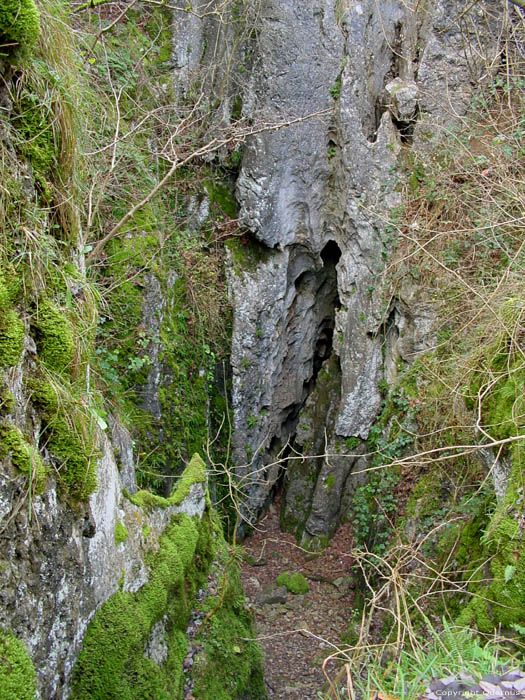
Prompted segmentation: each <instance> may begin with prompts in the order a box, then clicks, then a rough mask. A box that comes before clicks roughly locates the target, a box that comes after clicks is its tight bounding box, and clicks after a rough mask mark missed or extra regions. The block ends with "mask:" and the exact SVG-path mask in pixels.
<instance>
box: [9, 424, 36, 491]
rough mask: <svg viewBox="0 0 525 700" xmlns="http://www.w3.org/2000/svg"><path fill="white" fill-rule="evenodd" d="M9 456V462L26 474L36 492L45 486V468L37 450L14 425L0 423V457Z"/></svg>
mask: <svg viewBox="0 0 525 700" xmlns="http://www.w3.org/2000/svg"><path fill="white" fill-rule="evenodd" d="M5 457H10V458H11V464H12V465H13V466H14V467H15V468H16V469H18V471H20V472H22V474H26V475H27V477H28V479H29V483H30V484H31V485H32V486H34V489H35V492H36V493H42V491H43V490H44V487H45V482H46V474H47V469H46V467H45V466H44V464H43V463H42V460H41V459H40V455H39V454H38V450H37V449H36V447H34V446H33V445H31V444H30V443H29V442H28V441H27V440H26V439H25V437H24V435H23V434H22V433H21V431H20V430H19V429H18V428H17V427H16V426H14V425H10V424H6V423H4V424H3V425H0V458H1V459H4V458H5Z"/></svg>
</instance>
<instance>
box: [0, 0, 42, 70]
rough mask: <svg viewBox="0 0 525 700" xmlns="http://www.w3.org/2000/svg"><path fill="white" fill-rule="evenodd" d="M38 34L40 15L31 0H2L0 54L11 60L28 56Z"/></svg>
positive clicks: (0, 10)
mask: <svg viewBox="0 0 525 700" xmlns="http://www.w3.org/2000/svg"><path fill="white" fill-rule="evenodd" d="M39 34H40V15H39V13H38V10H37V8H36V5H35V3H34V1H33V0H2V6H1V7H0V55H2V54H3V55H5V56H7V60H8V61H10V62H13V61H15V60H17V59H18V58H21V57H26V56H28V55H29V54H30V53H31V51H32V49H33V47H34V46H35V44H36V42H37V41H38V37H39Z"/></svg>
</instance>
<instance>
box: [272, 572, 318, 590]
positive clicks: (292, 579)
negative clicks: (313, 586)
mask: <svg viewBox="0 0 525 700" xmlns="http://www.w3.org/2000/svg"><path fill="white" fill-rule="evenodd" d="M277 585H278V586H285V587H286V590H287V591H288V592H289V593H293V594H294V595H297V594H302V595H304V594H305V593H308V591H309V590H310V586H309V585H308V581H307V580H306V579H305V577H304V576H303V574H300V573H292V572H290V571H283V573H282V574H279V576H278V577H277Z"/></svg>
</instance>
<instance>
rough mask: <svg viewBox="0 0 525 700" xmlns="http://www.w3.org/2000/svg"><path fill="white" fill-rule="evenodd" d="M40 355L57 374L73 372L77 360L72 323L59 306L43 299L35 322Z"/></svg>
mask: <svg viewBox="0 0 525 700" xmlns="http://www.w3.org/2000/svg"><path fill="white" fill-rule="evenodd" d="M33 324H34V329H35V340H36V345H37V349H38V354H39V356H40V358H41V359H42V360H43V362H44V364H45V365H46V366H47V367H48V368H49V369H51V370H54V371H55V372H65V371H66V370H69V371H71V369H72V367H73V361H74V359H75V353H76V346H75V332H74V328H73V325H72V323H71V322H70V321H69V319H68V318H67V317H66V316H65V315H64V312H63V311H61V310H60V309H59V308H58V307H57V306H55V305H54V304H53V303H52V302H51V301H49V299H47V298H46V297H43V298H42V299H41V300H40V302H39V304H38V308H37V311H36V314H35V318H34V321H33Z"/></svg>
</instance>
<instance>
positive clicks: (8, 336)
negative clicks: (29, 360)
mask: <svg viewBox="0 0 525 700" xmlns="http://www.w3.org/2000/svg"><path fill="white" fill-rule="evenodd" d="M3 308H4V309H5V307H3ZM24 336H25V327H24V324H23V322H22V320H21V319H20V318H19V316H18V314H17V313H16V312H15V311H14V310H13V309H7V310H4V311H2V315H1V316H0V367H12V366H13V365H16V364H17V363H18V361H19V360H20V357H21V355H22V351H23V349H24Z"/></svg>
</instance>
